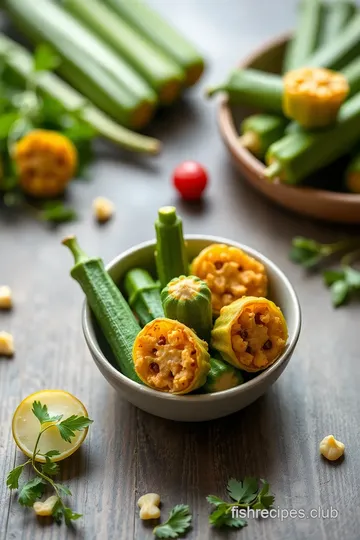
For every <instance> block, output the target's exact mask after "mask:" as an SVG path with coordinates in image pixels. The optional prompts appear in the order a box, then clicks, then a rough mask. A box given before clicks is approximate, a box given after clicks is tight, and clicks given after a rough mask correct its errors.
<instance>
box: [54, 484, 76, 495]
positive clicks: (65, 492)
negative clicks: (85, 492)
mask: <svg viewBox="0 0 360 540" xmlns="http://www.w3.org/2000/svg"><path fill="white" fill-rule="evenodd" d="M55 486H56V487H57V489H58V490H59V491H61V493H62V494H63V495H69V496H70V495H72V493H71V491H70V489H69V488H68V487H67V486H64V484H55Z"/></svg>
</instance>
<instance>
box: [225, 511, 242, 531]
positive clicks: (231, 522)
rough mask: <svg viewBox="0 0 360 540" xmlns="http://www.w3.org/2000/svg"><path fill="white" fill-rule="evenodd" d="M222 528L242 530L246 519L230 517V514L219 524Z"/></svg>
mask: <svg viewBox="0 0 360 540" xmlns="http://www.w3.org/2000/svg"><path fill="white" fill-rule="evenodd" d="M221 526H222V527H233V528H234V529H242V528H243V527H246V526H247V521H246V519H242V518H237V517H232V516H231V514H227V515H226V516H225V517H224V519H223V522H222V524H221Z"/></svg>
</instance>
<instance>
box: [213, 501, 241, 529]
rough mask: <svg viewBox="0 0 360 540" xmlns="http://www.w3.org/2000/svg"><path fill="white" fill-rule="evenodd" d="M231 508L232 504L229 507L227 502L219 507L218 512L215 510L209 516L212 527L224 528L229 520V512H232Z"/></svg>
mask: <svg viewBox="0 0 360 540" xmlns="http://www.w3.org/2000/svg"><path fill="white" fill-rule="evenodd" d="M231 506H232V504H231V505H229V504H228V503H225V502H223V504H220V505H218V506H217V508H216V510H214V511H213V512H212V513H211V514H210V516H209V523H210V525H214V527H222V526H223V525H224V523H225V521H226V519H227V515H228V512H231ZM234 506H235V505H234ZM230 517H231V514H230Z"/></svg>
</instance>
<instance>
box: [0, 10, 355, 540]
mask: <svg viewBox="0 0 360 540" xmlns="http://www.w3.org/2000/svg"><path fill="white" fill-rule="evenodd" d="M152 3H153V4H154V5H156V6H157V8H158V9H160V10H161V11H163V12H164V14H166V15H167V16H168V17H169V19H172V20H173V21H174V22H176V23H177V24H178V26H179V27H180V28H182V30H183V31H184V32H185V33H188V34H189V35H193V36H194V39H195V41H197V43H198V45H199V46H200V48H201V49H202V50H204V51H205V52H206V54H207V56H208V60H209V69H208V72H207V73H206V75H205V77H204V81H203V83H202V84H201V85H200V87H199V88H197V89H194V90H192V91H191V92H189V95H188V97H187V98H186V100H185V101H184V103H182V104H180V105H179V106H178V107H175V109H174V110H169V111H166V112H164V113H163V114H162V115H160V116H159V118H158V119H157V121H156V122H155V123H154V125H153V127H152V128H151V130H150V131H151V132H152V133H154V134H156V135H158V136H160V137H161V138H162V139H163V140H164V143H165V145H164V153H163V154H162V155H161V156H159V157H158V158H151V159H150V158H149V159H148V158H135V157H133V156H129V155H125V154H123V153H120V152H119V151H117V150H114V149H112V148H110V147H107V146H105V145H104V144H99V145H98V149H97V150H98V160H97V162H96V163H95V164H94V167H93V170H92V179H91V180H89V181H88V182H87V181H77V182H76V183H74V185H73V186H72V189H71V199H70V201H71V203H72V204H74V205H75V206H76V208H78V209H79V213H80V215H81V220H80V221H79V222H77V223H76V224H68V225H64V226H61V227H60V228H58V229H51V228H48V227H46V226H44V225H41V224H38V223H36V222H35V221H32V220H30V218H28V217H26V216H21V215H20V216H11V215H9V214H7V213H5V212H4V210H3V209H0V283H1V284H2V283H4V284H5V283H7V284H9V285H10V286H11V287H12V289H13V291H14V297H15V308H14V310H13V312H12V313H9V314H6V313H0V329H4V330H8V331H11V332H13V334H14V337H15V341H16V356H15V358H13V359H12V360H5V359H1V360H0V400H1V401H0V405H1V406H0V540H5V539H6V540H20V539H21V540H34V539H36V540H38V539H39V540H67V539H73V538H74V539H75V538H76V539H81V540H82V539H84V540H105V539H113V538H116V539H122V540H132V539H135V540H147V539H150V538H152V534H151V527H149V526H145V525H144V524H143V523H142V522H140V520H139V519H138V516H137V510H136V501H137V498H138V497H139V496H140V495H141V494H143V493H145V492H147V491H155V492H159V493H160V494H161V498H162V503H163V505H162V508H163V517H166V515H167V514H168V512H169V510H170V509H171V507H172V506H173V505H175V504H177V503H180V502H182V503H187V504H190V505H191V508H192V511H193V514H194V527H193V530H192V532H191V533H190V534H189V535H188V536H187V538H189V539H190V540H207V539H209V538H211V539H212V538H213V539H218V540H220V539H227V538H228V539H230V538H235V537H236V538H238V537H239V538H242V539H243V540H250V539H251V540H260V539H263V538H266V539H268V540H288V539H290V538H291V539H293V540H304V539H306V540H335V539H336V538H339V537H341V538H342V539H344V540H358V539H359V528H360V514H359V512H358V505H357V501H358V500H359V495H360V483H359V469H360V459H359V448H358V431H359V410H360V393H359V390H358V388H359V382H360V362H359V348H360V340H359V305H356V303H354V304H351V305H350V306H348V307H346V308H341V309H339V310H337V311H334V310H333V309H332V307H331V305H330V301H329V295H328V292H327V291H326V289H325V288H324V287H323V286H322V283H321V279H320V277H319V276H317V275H306V274H305V273H304V272H303V271H302V270H301V269H299V268H297V267H295V266H293V265H292V264H291V263H290V262H289V261H288V258H287V253H288V248H289V244H290V241H291V238H292V237H293V236H294V235H296V234H302V235H306V236H315V237H317V238H318V239H319V240H323V241H329V240H332V239H333V238H336V237H340V236H342V235H343V234H345V233H348V232H351V233H352V234H358V233H359V230H358V229H351V230H350V229H341V228H339V227H332V226H328V225H325V224H322V225H320V224H318V223H315V222H311V221H308V220H306V219H305V218H299V217H296V216H294V215H291V214H289V213H287V212H285V211H282V210H280V209H279V208H277V207H274V206H272V205H271V204H270V202H269V201H267V200H265V199H263V198H262V197H260V196H259V195H258V194H256V193H255V192H254V191H252V190H251V189H249V187H248V186H246V185H245V183H244V182H243V181H242V179H241V178H240V177H239V173H238V172H237V171H235V169H234V168H233V166H232V165H231V163H230V160H229V157H228V154H227V151H226V150H225V149H224V148H223V146H222V143H221V140H220V137H219V134H218V131H217V126H216V112H215V107H214V105H211V104H209V103H207V102H205V101H204V100H203V99H202V95H203V90H204V87H205V86H206V85H207V84H209V83H210V82H216V81H218V80H219V79H220V78H221V77H223V76H224V75H225V74H226V73H227V71H228V70H229V69H230V68H231V67H232V66H233V65H234V64H235V63H236V62H237V61H238V60H239V57H240V56H241V54H244V55H245V54H246V53H248V52H250V51H251V49H252V48H253V47H254V46H257V45H259V44H260V43H261V42H262V41H263V39H265V38H269V37H271V36H273V35H276V34H277V33H281V32H284V31H287V30H289V28H290V27H291V26H292V24H293V21H294V18H295V0H291V1H288V2H282V1H281V0H273V2H271V3H270V2H268V1H267V0H259V1H257V2H253V1H251V0H223V1H220V0H213V1H212V2H206V3H205V2H204V1H203V0H192V1H191V2H186V1H185V2H184V1H180V0H172V2H165V1H161V0H156V1H155V0H153V2H152ZM190 10H191V17H189V11H190ZM188 158H192V159H197V160H199V161H201V162H203V163H204V164H205V165H206V166H207V167H208V169H209V173H210V177H211V185H210V188H209V191H208V196H207V197H206V199H205V200H204V203H203V204H201V205H185V204H183V203H181V202H180V201H178V200H177V199H176V196H175V194H174V191H173V189H172V187H171V184H170V181H169V177H170V174H171V171H172V169H173V167H174V166H175V165H176V164H177V163H178V162H181V161H182V160H184V159H188ZM97 195H103V196H107V197H110V198H111V199H112V200H113V201H114V203H115V205H116V208H117V215H116V218H115V219H114V220H113V221H112V222H110V223H109V224H108V225H107V226H105V227H98V226H97V225H95V224H94V222H93V219H92V215H91V202H92V200H93V198H94V197H95V196H97ZM164 204H176V205H177V206H178V208H179V212H180V213H181V215H182V216H183V218H184V226H185V230H186V232H188V233H209V234H218V235H222V236H227V237H229V238H233V239H234V240H237V241H241V242H244V243H245V244H248V245H250V246H253V247H254V248H256V249H258V250H260V251H261V252H263V253H264V254H265V255H267V256H268V257H270V258H272V259H273V260H274V261H275V262H276V263H277V264H278V265H279V266H280V267H281V268H282V269H283V270H284V271H285V273H286V274H287V275H288V276H289V278H290V280H291V281H292V282H293V284H294V286H295V288H296V290H297V293H298V295H299V298H300V302H301V305H302V309H303V321H304V323H303V331H302V336H301V338H300V342H299V345H298V347H297V350H296V352H295V354H294V356H293V359H292V361H291V362H290V365H289V367H288V368H287V370H286V371H285V373H284V375H283V376H282V377H281V378H280V380H279V381H278V383H277V384H276V385H275V386H274V387H273V389H272V390H271V391H270V392H269V393H268V394H267V395H266V396H264V397H263V398H262V399H260V400H259V401H258V402H256V403H255V404H254V405H252V406H250V407H249V408H248V409H246V410H245V411H243V412H241V413H238V414H235V415H233V416H231V417H229V418H226V419H223V420H219V421H215V422H209V423H203V424H194V425H191V424H177V423H172V422H170V421H165V420H161V419H159V418H155V417H152V416H150V415H148V414H145V413H143V412H141V411H139V410H136V409H135V408H134V407H132V406H131V405H129V404H128V403H126V402H124V401H122V400H121V399H120V398H119V397H118V396H117V395H116V393H115V392H114V390H113V389H112V388H111V387H110V386H108V384H107V383H106V382H105V380H104V379H103V378H102V376H101V375H100V373H99V372H98V371H97V369H96V367H95V365H94V364H93V362H92V360H91V357H90V354H89V352H88V350H87V348H86V345H85V342H84V339H83V336H82V332H81V327H80V309H81V302H82V294H81V291H80V290H79V288H78V285H77V284H76V283H75V282H73V281H72V280H71V279H70V277H69V275H68V273H69V269H70V266H71V259H70V256H69V254H68V252H67V251H66V250H65V249H64V248H63V247H61V246H60V241H61V238H62V237H63V236H65V235H66V234H69V233H75V234H77V235H78V237H79V239H80V240H81V243H82V244H83V245H84V248H85V249H86V250H88V251H89V252H90V253H93V254H99V255H100V256H102V257H104V259H105V261H109V260H110V259H111V258H112V257H114V256H115V255H117V254H118V253H120V252H121V251H123V250H124V249H126V248H128V247H130V246H131V245H133V244H135V243H138V242H141V241H143V240H147V239H149V238H151V237H153V221H154V218H155V215H156V211H157V208H158V207H159V206H162V205H164ZM46 387H47V388H63V389H65V390H68V391H70V392H73V393H74V394H75V395H77V396H78V397H79V398H80V399H81V400H82V401H83V402H84V403H85V404H86V406H87V407H88V410H89V414H90V416H91V417H92V418H93V419H94V420H95V423H94V425H93V426H92V427H91V429H90V431H89V436H88V439H87V441H86V443H85V445H84V446H83V447H82V449H81V450H80V451H79V452H78V453H77V454H76V455H74V456H73V457H72V458H70V459H69V460H67V461H66V462H64V463H63V467H62V470H63V472H62V475H63V481H64V482H65V483H67V484H68V485H69V486H70V488H71V489H72V491H73V494H74V496H73V501H72V505H73V507H74V508H75V509H76V510H77V511H79V512H83V514H84V518H83V519H81V520H79V522H78V523H77V524H76V527H75V528H74V529H70V530H67V529H66V528H65V527H64V526H61V527H57V526H56V525H51V524H50V523H48V522H40V521H37V520H36V518H35V517H34V515H33V514H32V512H31V511H29V510H23V509H22V508H21V507H20V506H19V505H18V504H17V502H16V495H15V494H14V495H12V496H10V495H9V492H8V491H7V489H6V487H5V478H6V475H7V472H8V470H9V469H10V468H11V467H12V466H13V465H14V463H20V461H21V460H22V457H21V455H20V453H19V451H17V450H16V449H15V445H14V442H13V440H12V437H11V417H12V413H13V411H14V409H15V407H16V405H17V404H18V403H19V401H20V400H21V399H22V398H24V397H25V396H26V395H28V394H29V393H31V392H34V391H36V390H40V389H42V388H46ZM330 433H334V435H335V436H337V437H338V438H339V439H340V440H341V441H343V442H344V443H345V445H346V457H345V459H344V461H343V462H342V463H340V464H338V465H337V464H335V465H332V464H330V463H327V462H325V461H324V460H322V459H320V458H319V455H318V444H319V441H320V440H321V439H322V438H323V437H324V436H325V435H328V434H330ZM246 475H256V476H259V477H264V478H266V479H267V480H268V481H269V482H270V484H271V487H272V490H273V492H274V494H275V495H276V505H279V507H280V508H281V509H291V508H293V509H297V510H299V509H301V508H304V510H306V511H309V510H310V509H311V508H317V507H318V506H320V507H321V508H323V509H324V510H326V509H328V508H329V507H330V506H331V505H332V506H333V507H335V508H337V509H338V511H339V516H338V518H337V519H287V520H284V521H281V520H280V519H271V520H270V519H269V520H261V521H254V520H250V521H249V525H248V527H247V528H245V529H244V530H242V531H241V532H238V533H236V532H231V533H226V532H221V533H220V532H217V531H211V530H210V529H209V526H208V522H207V520H208V514H209V511H210V508H209V505H208V503H207V502H206V500H205V497H206V495H208V494H210V493H213V494H216V495H220V496H221V495H224V496H225V495H226V493H225V485H226V482H227V481H228V479H229V477H231V476H234V477H235V478H239V479H241V478H243V477H244V476H246ZM151 525H152V524H151Z"/></svg>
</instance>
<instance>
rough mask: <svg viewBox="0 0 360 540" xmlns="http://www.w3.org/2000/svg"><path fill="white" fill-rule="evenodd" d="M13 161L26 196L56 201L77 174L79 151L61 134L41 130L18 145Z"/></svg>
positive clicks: (29, 135) (26, 136) (30, 134)
mask: <svg viewBox="0 0 360 540" xmlns="http://www.w3.org/2000/svg"><path fill="white" fill-rule="evenodd" d="M14 160H15V162H16V166H17V170H18V173H19V181H20V185H21V187H22V189H23V191H24V192H25V193H27V194H29V195H32V196H33V197H56V196H57V195H61V194H62V193H63V191H64V190H65V188H66V186H67V184H68V183H69V182H70V180H71V179H72V177H73V176H74V174H75V171H76V167H77V150H76V148H75V146H74V145H73V143H72V142H71V141H70V140H69V139H68V138H67V137H65V136H64V135H62V134H61V133H57V132H55V131H47V130H40V129H38V130H34V131H31V132H30V133H28V134H27V135H25V137H23V138H22V139H21V140H20V141H19V142H18V143H17V144H16V146H15V150H14Z"/></svg>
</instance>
